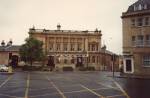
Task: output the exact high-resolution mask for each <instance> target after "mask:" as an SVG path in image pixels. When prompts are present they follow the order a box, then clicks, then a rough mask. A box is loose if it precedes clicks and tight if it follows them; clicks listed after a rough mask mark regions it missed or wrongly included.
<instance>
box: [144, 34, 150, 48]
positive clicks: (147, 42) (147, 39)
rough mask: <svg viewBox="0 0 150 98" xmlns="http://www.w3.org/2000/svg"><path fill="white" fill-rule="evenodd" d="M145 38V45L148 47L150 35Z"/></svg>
mask: <svg viewBox="0 0 150 98" xmlns="http://www.w3.org/2000/svg"><path fill="white" fill-rule="evenodd" d="M145 37H146V38H145V39H146V45H147V46H150V35H146V36H145Z"/></svg>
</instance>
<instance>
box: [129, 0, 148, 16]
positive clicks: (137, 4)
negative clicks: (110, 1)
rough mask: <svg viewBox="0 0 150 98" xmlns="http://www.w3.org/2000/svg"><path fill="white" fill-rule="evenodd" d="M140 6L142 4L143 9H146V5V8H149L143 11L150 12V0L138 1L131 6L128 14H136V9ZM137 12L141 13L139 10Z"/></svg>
mask: <svg viewBox="0 0 150 98" xmlns="http://www.w3.org/2000/svg"><path fill="white" fill-rule="evenodd" d="M139 4H141V5H142V6H143V7H144V5H146V7H147V8H146V9H142V11H143V10H150V0H138V1H137V2H135V3H134V4H132V5H131V6H129V8H128V10H127V13H130V12H135V11H134V7H138V6H139ZM137 11H139V10H137Z"/></svg>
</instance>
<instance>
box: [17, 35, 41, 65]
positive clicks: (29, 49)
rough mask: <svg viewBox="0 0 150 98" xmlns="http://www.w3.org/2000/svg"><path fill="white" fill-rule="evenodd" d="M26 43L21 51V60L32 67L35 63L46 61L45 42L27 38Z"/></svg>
mask: <svg viewBox="0 0 150 98" xmlns="http://www.w3.org/2000/svg"><path fill="white" fill-rule="evenodd" d="M25 42H26V43H25V44H23V45H22V46H21V48H20V50H19V54H20V57H21V59H22V60H23V61H25V62H29V63H30V64H31V65H32V62H33V61H42V60H43V59H44V53H43V49H42V46H43V42H42V41H39V40H37V39H35V38H33V37H29V38H27V39H26V40H25Z"/></svg>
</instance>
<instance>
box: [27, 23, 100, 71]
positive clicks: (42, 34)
mask: <svg viewBox="0 0 150 98" xmlns="http://www.w3.org/2000/svg"><path fill="white" fill-rule="evenodd" d="M29 35H30V36H32V37H34V38H36V39H38V40H40V41H42V42H43V43H44V45H43V50H44V52H45V53H46V54H47V56H49V59H50V62H52V63H53V64H55V66H57V67H59V68H62V67H64V66H72V67H73V68H76V67H78V66H84V67H88V66H93V67H95V69H97V70H100V65H102V62H101V61H102V56H101V55H100V54H102V52H101V36H102V34H101V31H99V30H97V29H96V30H95V31H76V30H61V26H60V25H57V29H56V30H46V29H35V28H34V27H33V28H30V29H29Z"/></svg>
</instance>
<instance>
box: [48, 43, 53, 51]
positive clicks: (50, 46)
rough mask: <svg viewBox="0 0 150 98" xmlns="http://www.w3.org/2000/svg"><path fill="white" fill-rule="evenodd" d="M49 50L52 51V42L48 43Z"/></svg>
mask: <svg viewBox="0 0 150 98" xmlns="http://www.w3.org/2000/svg"><path fill="white" fill-rule="evenodd" d="M49 50H50V51H52V50H53V43H50V44H49Z"/></svg>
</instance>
